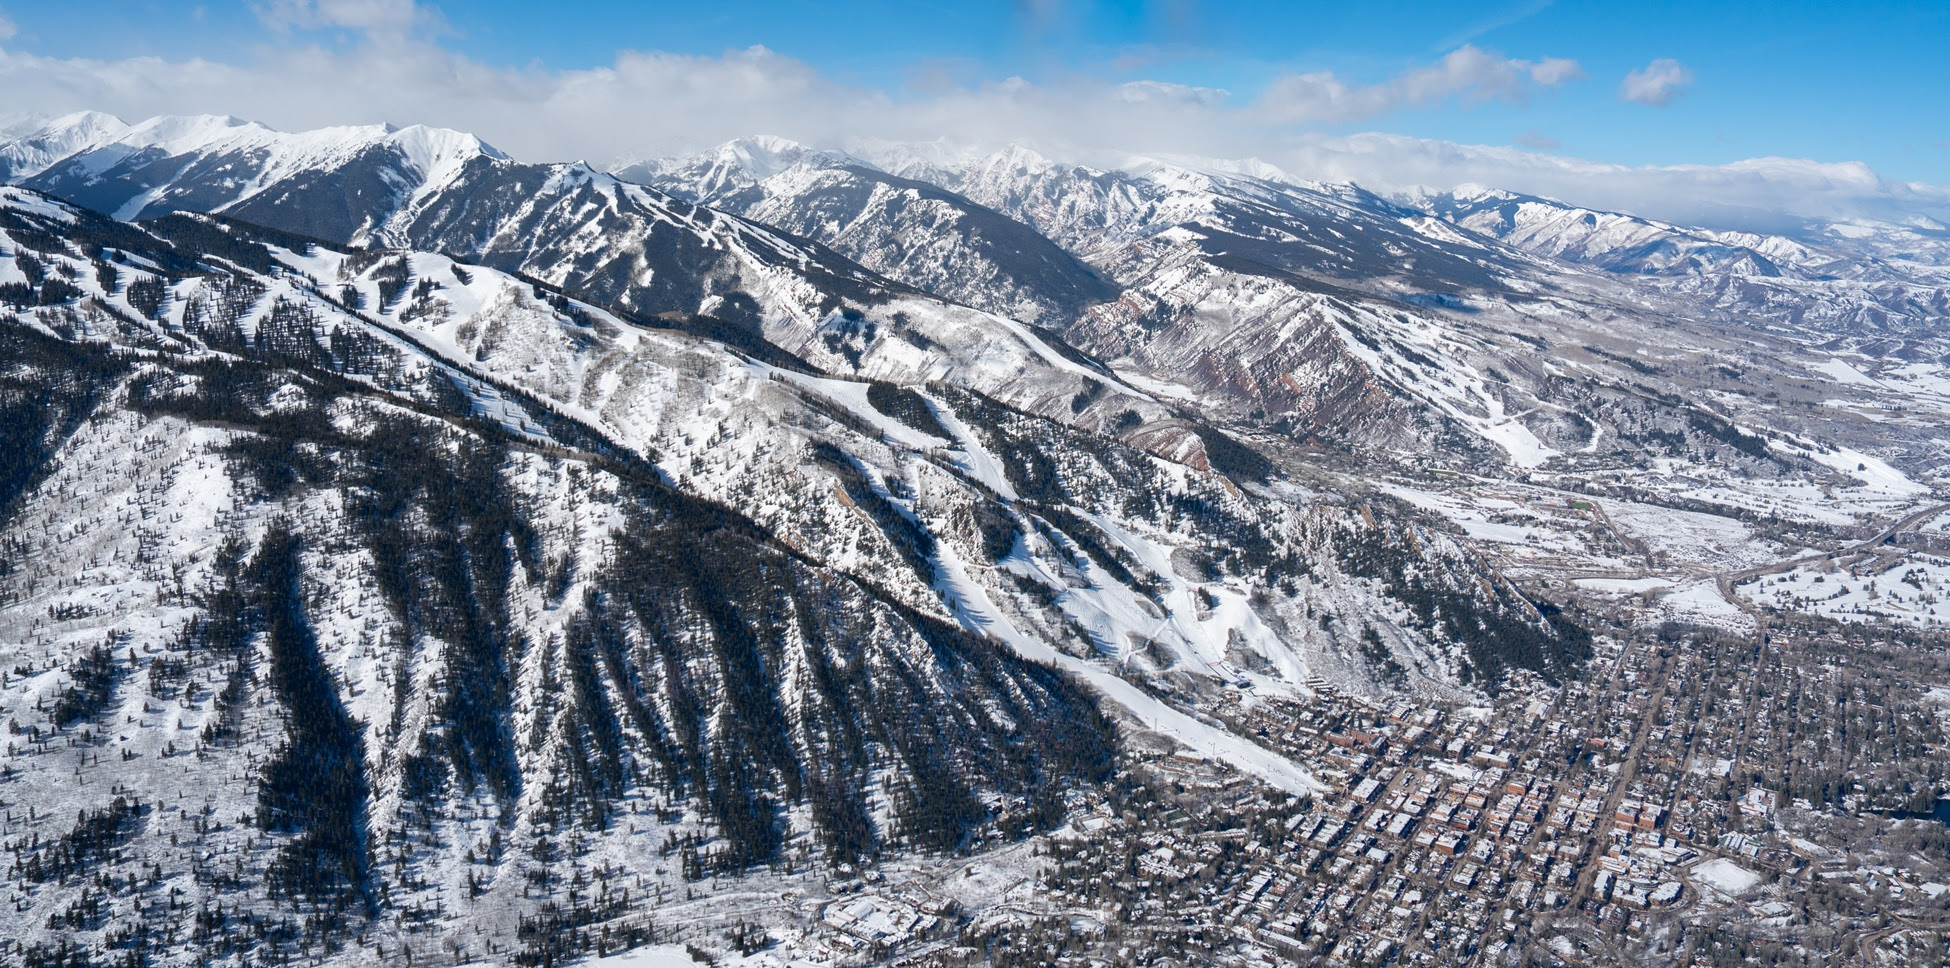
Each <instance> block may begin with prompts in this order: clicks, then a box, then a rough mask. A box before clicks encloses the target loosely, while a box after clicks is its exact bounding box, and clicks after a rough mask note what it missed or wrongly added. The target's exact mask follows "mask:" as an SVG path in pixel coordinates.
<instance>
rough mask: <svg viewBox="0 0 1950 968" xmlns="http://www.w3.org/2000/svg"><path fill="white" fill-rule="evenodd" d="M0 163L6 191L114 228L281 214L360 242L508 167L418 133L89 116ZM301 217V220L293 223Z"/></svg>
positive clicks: (65, 122)
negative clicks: (181, 214)
mask: <svg viewBox="0 0 1950 968" xmlns="http://www.w3.org/2000/svg"><path fill="white" fill-rule="evenodd" d="M0 157H4V158H5V159H6V164H7V165H8V171H7V175H6V177H7V180H9V181H14V182H19V183H23V184H27V185H30V186H32V187H34V188H36V189H38V190H41V191H45V192H48V193H50V194H53V195H56V196H59V197H62V198H66V199H69V200H71V201H73V202H75V203H76V204H80V205H85V206H87V207H89V208H92V209H94V210H96V211H99V212H103V213H105V214H109V215H112V216H115V217H118V218H143V217H150V216H156V215H164V214H167V213H169V212H173V211H198V212H208V211H229V212H233V213H236V214H239V215H240V217H241V216H245V215H246V214H251V215H259V216H261V217H266V218H268V217H269V216H271V215H272V213H274V212H280V210H282V215H281V218H279V219H278V220H279V221H282V222H284V223H286V224H285V225H284V226H282V227H285V228H288V229H290V230H291V231H298V232H304V233H305V234H308V235H313V236H317V237H320V238H334V239H341V238H342V239H358V240H362V241H363V240H364V239H366V238H367V237H369V236H370V235H371V233H372V232H373V231H374V230H375V229H376V227H377V226H378V225H380V224H381V223H383V222H384V221H385V220H386V219H387V218H388V217H390V216H391V215H392V214H393V213H394V212H396V211H398V210H399V209H401V208H403V207H407V206H410V205H412V204H413V203H414V202H415V201H417V200H419V199H421V198H423V197H424V196H425V195H426V194H427V193H429V192H431V191H434V190H436V189H437V188H438V187H439V186H440V185H442V184H444V183H445V182H446V181H448V180H449V179H451V178H452V177H454V175H456V174H457V173H458V172H459V170H460V169H461V168H462V167H463V166H464V165H465V164H466V163H467V162H468V161H470V160H472V159H474V158H500V157H503V156H502V155H501V154H500V152H498V151H496V150H495V149H493V148H492V147H489V146H488V145H486V144H483V143H482V142H481V141H480V140H479V139H478V138H475V137H473V136H472V135H466V134H462V133H460V132H457V131H450V130H446V129H441V128H428V127H425V126H422V125H413V126H411V127H406V128H395V127H393V126H391V125H369V126H365V127H341V128H321V129H318V130H315V131H306V132H300V133H295V134H294V133H288V132H283V131H274V130H272V129H270V128H267V127H265V126H263V125H261V124H255V123H252V122H246V121H240V120H238V119H236V118H229V117H209V116H199V117H172V116H164V117H157V118H151V119H149V120H147V121H144V122H141V123H139V124H134V125H128V124H123V123H122V122H120V121H119V120H117V119H114V118H111V117H108V116H105V115H100V114H82V115H73V116H69V117H66V118H61V119H58V120H56V121H54V122H52V123H50V124H49V125H48V126H47V127H46V128H44V129H42V130H41V131H38V132H35V133H33V134H31V135H28V136H27V137H25V138H22V139H20V140H18V141H15V142H13V143H11V144H10V145H8V146H7V147H5V148H0ZM294 199H302V204H298V203H295V202H294ZM299 207H302V208H303V209H304V212H305V214H304V216H303V217H302V218H300V217H297V216H295V215H294V214H293V213H292V212H291V210H292V209H295V208H299Z"/></svg>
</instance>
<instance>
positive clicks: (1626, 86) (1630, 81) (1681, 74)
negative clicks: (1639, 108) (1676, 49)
mask: <svg viewBox="0 0 1950 968" xmlns="http://www.w3.org/2000/svg"><path fill="white" fill-rule="evenodd" d="M1692 83H1693V72H1692V70H1690V69H1689V68H1687V67H1686V65H1684V64H1681V63H1680V62H1678V61H1676V60H1673V59H1672V58H1670V57H1661V58H1659V59H1658V60H1655V61H1653V62H1652V63H1650V64H1647V65H1645V66H1644V67H1641V68H1639V69H1638V70H1636V71H1633V72H1632V73H1630V74H1627V75H1625V80H1624V81H1622V82H1620V83H1619V85H1618V96H1619V97H1621V98H1623V99H1625V100H1627V101H1635V102H1637V103H1639V104H1649V105H1651V106H1653V107H1655V108H1662V107H1665V106H1666V105H1668V104H1671V103H1672V99H1673V98H1676V97H1678V96H1679V95H1680V93H1681V92H1682V90H1683V89H1684V88H1686V87H1689V86H1691V84H1692Z"/></svg>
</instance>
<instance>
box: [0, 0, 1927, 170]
mask: <svg viewBox="0 0 1950 968" xmlns="http://www.w3.org/2000/svg"><path fill="white" fill-rule="evenodd" d="M0 17H3V18H4V20H0V115H5V114H11V113H15V112H26V111H41V112H46V113H56V112H59V111H64V110H70V109H74V108H79V107H91V108H97V109H101V110H108V111H111V112H114V113H117V114H122V115H124V116H130V115H142V114H145V113H161V112H165V111H166V112H171V113H190V112H196V113H227V114H235V115H238V116H241V117H247V118H252V119H255V120H262V121H265V122H267V123H271V124H275V125H279V126H284V127H298V126H310V125H315V124H321V123H351V122H372V121H393V122H399V123H411V122H428V123H433V124H439V125H444V126H451V127H457V128H465V129H468V130H472V131H476V132H477V133H480V134H482V135H483V136H484V137H487V138H488V139H489V140H490V141H494V142H495V143H497V144H500V145H501V146H502V147H504V148H507V149H509V150H511V151H513V152H515V153H516V154H517V155H519V156H523V157H537V156H540V157H539V158H538V160H540V158H555V157H570V156H574V157H590V158H592V160H609V159H612V158H626V157H633V156H642V155H645V154H653V153H659V152H671V151H680V150H691V149H695V148H697V147H701V146H703V145H705V144H708V143H715V141H719V140H723V139H724V138H726V137H731V136H735V135H737V134H753V133H774V134H782V135H785V136H788V137H796V138H799V139H800V140H806V141H814V142H819V141H828V142H836V143H837V142H842V141H847V140H849V139H860V138H880V139H890V140H921V139H926V138H932V137H943V136H945V137H950V138H967V139H970V140H974V141H982V140H994V141H1020V142H1024V143H1030V144H1039V145H1040V144H1060V147H1062V148H1063V149H1064V150H1067V151H1070V152H1071V153H1087V152H1088V151H1090V150H1099V149H1101V150H1105V151H1107V150H1109V149H1113V148H1115V149H1120V150H1129V151H1139V152H1147V153H1154V154H1155V153H1161V152H1168V151H1175V152H1178V153H1182V154H1188V155H1207V156H1212V155H1218V156H1227V157H1237V156H1243V155H1248V154H1250V155H1255V156H1259V157H1264V158H1267V159H1269V160H1273V161H1275V162H1276V163H1279V164H1282V165H1285V166H1288V167H1289V170H1293V169H1294V168H1301V169H1305V168H1309V167H1317V168H1319V169H1320V171H1319V172H1317V173H1316V172H1312V171H1300V172H1298V173H1300V174H1303V175H1307V176H1309V177H1313V176H1314V175H1315V174H1319V175H1320V176H1321V177H1357V178H1371V179H1373V180H1379V181H1382V182H1411V181H1412V182H1415V183H1426V182H1428V181H1430V180H1431V179H1432V178H1435V177H1437V176H1441V175H1444V174H1445V173H1446V172H1449V171H1450V170H1451V169H1453V170H1454V171H1455V176H1454V177H1455V178H1457V179H1462V178H1465V177H1467V178H1476V177H1477V176H1479V175H1481V176H1484V177H1496V176H1499V175H1500V174H1501V173H1502V172H1504V170H1505V169H1506V168H1508V169H1510V170H1511V171H1514V172H1517V173H1516V174H1513V175H1511V176H1510V177H1511V178H1512V179H1515V180H1516V181H1518V182H1522V181H1523V179H1524V178H1525V177H1529V176H1526V175H1524V174H1523V172H1531V173H1532V174H1536V173H1539V172H1542V173H1544V174H1543V175H1538V176H1537V177H1539V178H1541V179H1542V181H1541V182H1540V184H1542V185H1543V186H1544V187H1546V188H1552V187H1560V185H1561V184H1562V183H1564V179H1567V178H1569V177H1570V176H1569V175H1566V174H1565V172H1567V171H1571V170H1573V169H1576V170H1577V171H1579V172H1582V173H1583V174H1582V175H1580V177H1597V174H1594V173H1598V174H1602V173H1603V171H1608V170H1610V169H1609V168H1607V167H1606V166H1637V167H1643V166H1725V165H1729V164H1731V163H1738V162H1740V161H1741V160H1742V159H1753V158H1764V157H1784V158H1793V159H1809V160H1812V161H1815V162H1821V163H1829V164H1830V167H1826V168H1820V169H1807V168H1797V169H1791V170H1790V169H1781V170H1780V171H1777V172H1774V173H1773V174H1770V175H1769V176H1768V177H1770V178H1775V180H1776V181H1778V180H1779V178H1778V177H1776V176H1780V177H1787V178H1789V179H1790V180H1794V179H1799V180H1800V181H1796V182H1795V183H1796V184H1802V183H1803V182H1806V181H1807V179H1809V178H1813V179H1815V180H1816V181H1818V182H1820V183H1821V184H1823V185H1828V186H1831V187H1832V186H1834V185H1838V184H1843V183H1850V184H1854V185H1856V187H1857V188H1860V186H1861V185H1864V184H1868V183H1869V182H1871V181H1875V182H1878V184H1879V185H1880V187H1877V188H1875V189H1874V190H1876V191H1884V190H1885V189H1887V188H1888V186H1887V185H1883V184H1881V183H1882V182H1889V183H1894V184H1896V185H1897V186H1898V187H1901V186H1902V183H1906V182H1921V183H1929V184H1928V186H1920V187H1928V188H1931V189H1932V190H1934V189H1935V188H1936V187H1939V186H1950V108H1946V107H1945V104H1946V102H1950V67H1946V66H1945V53H1944V52H1945V51H1946V50H1950V3H1943V2H1935V3H1907V4H1900V3H1853V4H1846V5H1844V4H1833V3H1829V4H1813V3H1797V2H1779V3H1771V4H1761V3H1712V2H1693V3H1673V2H1659V0H1647V2H1639V3H1632V4H1623V3H1578V2H1569V0H1563V2H1555V3H1552V2H1547V0H1510V2H1497V3H1479V4H1461V3H1442V2H1425V0H1414V2H1411V0H1380V2H1366V3H1347V2H1345V0H1342V2H1335V3H1316V2H1287V3H1274V2H1263V0H1236V2H1230V3H1215V2H1207V0H1149V2H1122V3H1117V2H1106V0H1097V2H1092V0H1004V2H993V3H984V2H979V0H963V2H944V0H906V2H894V0H851V2H844V3H805V2H785V0H715V2H697V0H691V2H685V3H662V2H650V3H644V2H636V3H626V2H592V3H552V4H540V3H533V2H514V0H446V2H442V3H438V4H437V5H431V4H426V3H420V4H417V5H416V4H415V3H414V2H413V0H250V2H241V0H207V2H205V3H202V4H187V3H162V2H144V0H67V2H64V3H58V4H57V3H46V2H37V3H33V4H31V5H30V4H26V3H22V2H19V0H0ZM755 46H762V47H763V48H765V51H766V52H754V51H752V50H751V49H752V48H753V47H755ZM1634 72H1639V73H1640V74H1641V75H1643V76H1644V77H1647V78H1651V79H1652V81H1649V82H1646V83H1641V84H1639V85H1638V86H1637V87H1636V88H1635V89H1633V90H1635V91H1636V93H1635V94H1634V95H1633V96H1629V97H1628V96H1627V94H1628V91H1627V88H1626V87H1625V85H1626V84H1627V78H1628V76H1630V75H1632V74H1633V73H1634ZM1659 79H1663V80H1664V83H1655V82H1656V81H1658V80H1659ZM1217 92H1224V93H1223V94H1221V93H1217ZM1140 102H1141V103H1140ZM1371 133H1380V134H1384V135H1390V136H1400V137H1399V138H1397V139H1396V140H1392V141H1391V140H1387V139H1380V140H1377V139H1375V138H1373V137H1371V136H1370V135H1371ZM1350 139H1352V140H1350ZM1362 139H1366V140H1362ZM1402 139H1406V140H1402ZM1458 146H1491V147H1493V148H1495V149H1497V150H1495V151H1491V152H1488V153H1486V152H1483V151H1471V152H1461V153H1460V154H1459V148H1458ZM1410 149H1413V150H1414V151H1416V152H1420V156H1421V158H1422V160H1421V161H1419V162H1417V163H1416V164H1412V165H1395V166H1394V167H1390V161H1389V153H1390V152H1401V151H1407V150H1410ZM1507 149H1515V152H1514V153H1513V152H1511V151H1509V150H1507ZM1518 153H1521V154H1522V155H1523V157H1517V154H1518ZM1464 155H1466V156H1467V157H1466V158H1464V157H1463V156H1464ZM1458 158H1462V159H1463V161H1464V162H1466V163H1459V162H1458ZM1585 161H1589V162H1593V163H1597V164H1596V165H1585V164H1584V162H1585ZM1857 161H1859V162H1864V163H1866V165H1867V169H1860V168H1848V167H1835V166H1833V163H1841V162H1857ZM1362 163H1366V164H1369V165H1370V166H1378V167H1374V168H1373V170H1372V171H1370V170H1369V169H1364V168H1361V167H1360V165H1361V164H1362ZM1499 166H1502V167H1499ZM1513 166H1514V167H1513ZM1752 167H1753V166H1748V168H1749V169H1751V168H1752ZM1741 170H1742V171H1743V172H1745V171H1748V169H1741ZM1870 170H1872V171H1870ZM1781 172H1785V175H1783V174H1781ZM1743 177H1745V176H1744V175H1743ZM1553 179H1556V180H1553ZM1641 180H1643V179H1641ZM1572 184H1573V185H1574V187H1575V183H1574V182H1573V183H1572ZM1716 184H1717V183H1716ZM1696 188H1697V186H1696ZM1797 190H1798V189H1797ZM1850 190H1856V189H1850ZM1864 190H1866V189H1864ZM1621 197H1627V196H1621Z"/></svg>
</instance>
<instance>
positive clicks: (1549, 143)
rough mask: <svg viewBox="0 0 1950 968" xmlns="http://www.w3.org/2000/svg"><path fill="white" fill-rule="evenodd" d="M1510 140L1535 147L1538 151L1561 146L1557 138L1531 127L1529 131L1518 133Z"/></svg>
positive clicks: (1527, 146)
mask: <svg viewBox="0 0 1950 968" xmlns="http://www.w3.org/2000/svg"><path fill="white" fill-rule="evenodd" d="M1510 140H1511V141H1512V142H1514V143H1516V144H1520V145H1522V146H1524V147H1526V148H1535V149H1537V150H1538V151H1556V150H1557V149H1558V148H1559V147H1561V146H1560V145H1559V144H1558V143H1557V139H1556V138H1553V137H1551V136H1550V135H1547V134H1545V133H1543V132H1542V131H1539V130H1537V129H1536V128H1531V129H1530V130H1529V131H1525V132H1524V133H1522V134H1520V135H1517V136H1516V137H1514V138H1511V139H1510Z"/></svg>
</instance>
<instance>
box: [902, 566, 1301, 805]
mask: <svg viewBox="0 0 1950 968" xmlns="http://www.w3.org/2000/svg"><path fill="white" fill-rule="evenodd" d="M936 563H937V565H938V566H939V568H940V572H939V577H938V578H937V579H936V587H937V588H938V589H939V590H940V591H941V593H942V597H943V598H944V599H945V600H946V601H948V602H949V604H950V606H951V607H952V608H954V610H955V617H956V618H957V619H958V620H960V621H961V623H962V625H963V627H965V628H968V629H971V630H974V631H977V632H981V633H986V634H988V635H990V636H992V637H994V638H995V639H997V640H999V641H1001V642H1003V643H1005V644H1006V645H1008V646H1009V648H1011V649H1013V650H1015V652H1016V654H1017V655H1020V656H1022V657H1023V658H1025V659H1029V660H1032V661H1035V662H1041V663H1043V664H1045V665H1051V666H1055V667H1057V668H1059V669H1062V670H1063V671H1065V672H1068V673H1070V674H1071V675H1074V676H1076V677H1077V678H1078V679H1080V680H1082V681H1083V682H1084V683H1086V684H1088V685H1089V686H1090V687H1091V688H1093V689H1095V690H1097V692H1099V693H1101V694H1102V695H1103V696H1104V697H1105V698H1107V699H1109V700H1110V701H1112V702H1114V703H1117V704H1118V705H1119V706H1122V707H1124V709H1125V710H1126V711H1128V712H1129V713H1130V714H1131V715H1132V716H1134V717H1136V718H1137V720H1138V721H1139V722H1141V723H1143V724H1144V725H1145V727H1146V728H1147V729H1150V730H1153V731H1154V732H1157V733H1159V734H1162V735H1164V736H1168V737H1170V738H1171V739H1172V740H1174V741H1176V742H1177V743H1178V744H1180V745H1182V746H1184V747H1186V748H1187V749H1190V750H1193V751H1195V752H1198V753H1202V754H1204V755H1206V756H1210V757H1213V758H1214V759H1217V760H1219V761H1221V762H1224V763H1226V764H1229V765H1231V766H1233V767H1235V768H1237V769H1240V770H1244V771H1246V772H1248V773H1251V774H1253V775H1254V776H1257V777H1259V778H1260V779H1263V780H1265V781H1266V782H1268V783H1270V784H1272V785H1273V786H1275V787H1278V788H1279V789H1281V790H1285V791H1286V792H1288V793H1291V794H1293V795H1295V796H1300V797H1310V796H1313V795H1314V794H1317V793H1325V792H1327V788H1326V787H1325V786H1323V785H1322V784H1321V783H1320V781H1318V780H1316V779H1314V777H1313V774H1312V773H1310V772H1308V771H1307V770H1306V769H1305V768H1304V767H1301V766H1300V765H1299V764H1296V763H1294V762H1293V761H1292V760H1289V759H1287V758H1286V757H1284V756H1281V755H1279V754H1277V753H1274V752H1272V751H1271V750H1268V749H1266V748H1264V747H1262V746H1259V745H1257V744H1255V743H1252V742H1249V741H1247V740H1246V739H1244V738H1242V737H1239V736H1235V735H1233V734H1232V733H1229V732H1226V731H1225V730H1223V729H1219V728H1216V727H1213V726H1208V725H1206V724H1205V723H1202V722H1199V721H1198V720H1196V719H1193V718H1192V717H1190V716H1188V715H1186V714H1184V713H1182V712H1179V711H1178V710H1176V709H1173V708H1171V707H1170V706H1168V705H1166V704H1165V703H1164V702H1162V701H1160V700H1159V699H1158V698H1157V697H1155V696H1152V695H1149V694H1147V693H1145V692H1144V691H1143V690H1141V689H1139V688H1138V687H1136V686H1134V685H1132V684H1131V683H1129V682H1126V681H1124V680H1123V679H1121V678H1119V677H1117V676H1116V675H1113V674H1112V673H1110V672H1109V671H1107V670H1105V669H1102V668H1100V667H1098V666H1096V665H1093V664H1091V663H1089V662H1085V661H1083V660H1082V659H1078V658H1076V657H1075V656H1070V655H1065V654H1064V653H1062V652H1058V651H1057V650H1055V649H1053V648H1051V647H1050V646H1049V644H1048V643H1046V642H1043V641H1042V640H1040V639H1037V638H1036V637H1034V636H1031V635H1025V634H1023V632H1022V630H1020V629H1018V628H1016V627H1015V625H1014V623H1012V622H1010V621H1009V620H1008V619H1007V618H1006V617H1004V616H1003V615H1002V613H1001V612H1000V611H999V610H997V609H996V607H995V603H994V602H992V601H990V600H989V597H988V593H987V592H985V591H983V590H982V588H981V586H980V585H977V584H976V583H975V582H974V581H971V580H970V579H969V577H968V572H967V571H966V570H964V569H963V567H962V563H961V561H960V560H959V559H958V558H956V557H955V555H954V553H953V552H952V551H950V550H948V547H947V545H946V544H945V543H943V544H940V545H937V556H936Z"/></svg>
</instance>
